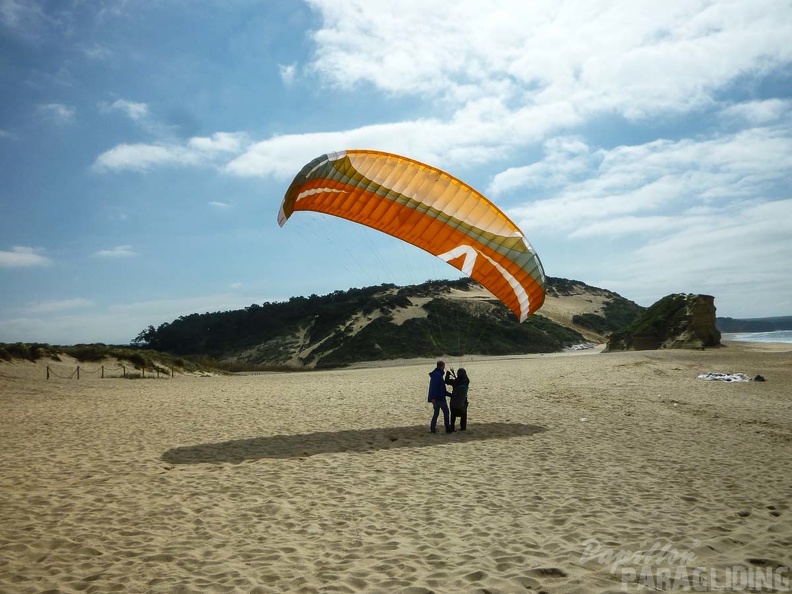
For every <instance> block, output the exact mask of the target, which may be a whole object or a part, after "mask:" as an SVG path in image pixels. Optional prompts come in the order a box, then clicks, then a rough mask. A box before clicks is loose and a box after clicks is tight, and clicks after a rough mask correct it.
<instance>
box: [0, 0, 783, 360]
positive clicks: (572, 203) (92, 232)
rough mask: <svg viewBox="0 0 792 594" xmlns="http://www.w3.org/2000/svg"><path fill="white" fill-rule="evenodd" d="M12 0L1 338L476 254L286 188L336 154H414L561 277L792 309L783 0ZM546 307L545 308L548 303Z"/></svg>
mask: <svg viewBox="0 0 792 594" xmlns="http://www.w3.org/2000/svg"><path fill="white" fill-rule="evenodd" d="M449 7H450V4H449V3H448V2H447V1H446V0H420V1H419V0H387V1H385V0H345V1H343V2H339V1H338V0H306V1H299V0H224V1H223V2H217V1H209V0H149V1H140V0H92V1H90V2H86V1H84V0H0V180H1V182H0V342H17V341H21V342H46V343H50V344H61V345H69V344H78V343H91V342H104V343H108V344H126V343H129V342H130V341H131V340H133V339H134V338H135V337H136V336H137V335H138V334H139V333H140V332H141V331H143V330H145V329H146V328H147V327H148V326H150V325H152V326H154V327H157V326H159V325H160V324H163V323H167V322H171V321H173V320H175V319H177V318H178V317H180V316H185V315H189V314H191V313H201V312H207V311H226V310H233V309H240V308H244V307H247V306H249V305H251V304H254V303H258V304H260V303H263V302H273V301H282V300H286V299H289V298H290V297H293V296H298V295H304V296H308V295H311V294H317V295H322V294H326V293H330V292H333V291H338V290H346V289H349V288H352V287H363V286H369V285H378V284H381V283H394V284H397V285H408V284H417V283H420V282H423V281H426V280H429V279H439V278H459V277H460V273H459V272H458V271H457V270H455V269H454V268H452V267H450V266H449V265H447V264H445V263H444V262H441V261H439V260H437V259H436V258H434V257H432V256H430V255H428V254H426V253H424V252H422V251H420V250H418V249H417V248H414V247H412V246H407V245H405V244H403V243H401V242H399V241H398V240H395V239H393V238H391V237H388V236H385V235H383V234H380V233H378V232H376V231H373V230H370V229H366V228H365V227H360V226H358V225H356V224H354V223H350V222H348V221H342V220H339V219H335V218H331V217H325V216H323V215H318V214H314V213H304V212H301V213H295V216H293V217H292V218H291V219H290V220H289V221H288V223H287V224H286V225H285V226H284V227H283V228H280V227H279V226H278V224H277V220H276V219H277V213H278V208H279V206H280V203H281V200H282V199H283V195H284V193H285V191H286V189H287V188H288V186H289V183H290V182H291V180H292V178H293V177H294V175H295V174H296V173H297V172H298V171H299V170H300V169H301V167H302V166H303V165H304V164H306V163H307V162H309V161H310V160H312V159H313V158H315V157H318V156H319V155H322V154H324V153H328V152H332V151H339V150H344V149H353V148H358V149H363V148H368V149H377V150H383V151H389V152H395V153H399V154H403V155H406V156H408V157H411V158H413V159H417V160H420V161H424V162H426V163H429V164H431V165H434V166H436V167H439V168H441V169H444V170H445V171H447V172H449V173H451V174H452V175H454V176H456V177H458V178H460V179H461V180H463V181H465V182H466V183H468V184H469V185H471V186H473V187H474V188H476V189H477V190H479V191H480V192H482V193H484V194H485V195H486V196H487V197H488V198H490V199H491V200H492V201H493V202H494V203H495V204H496V205H498V206H499V207H500V208H501V209H502V210H503V211H504V212H505V213H506V214H507V215H508V216H509V217H510V218H511V219H512V220H513V221H514V222H515V223H516V224H517V225H518V226H519V227H520V228H521V229H522V231H523V232H524V233H525V235H526V237H527V238H528V240H529V241H530V243H531V244H532V245H533V247H534V248H535V249H536V250H537V252H538V254H539V257H540V259H541V261H542V263H543V266H544V268H545V272H546V274H547V275H548V276H551V277H562V278H568V279H575V280H580V281H583V282H585V283H587V284H589V285H593V286H596V287H601V288H605V289H609V290H612V291H615V292H617V293H619V294H620V295H622V296H623V297H626V298H627V299H630V300H632V301H635V302H636V303H638V304H639V305H643V306H649V305H651V304H652V303H654V302H655V301H657V300H658V299H660V298H662V297H664V296H665V295H668V294H671V293H704V294H708V295H714V296H715V305H716V307H717V315H719V316H729V317H735V318H755V317H767V316H781V315H792V274H791V273H792V68H791V67H790V66H791V65H792V42H790V40H792V3H791V2H790V1H789V0H717V1H705V0H664V1H663V2H636V1H635V0H608V1H606V0H579V1H565V0H547V1H545V0H534V1H531V2H526V1H524V0H488V2H480V1H474V0H460V1H457V2H454V3H453V10H450V8H449ZM539 313H541V310H540V312H539Z"/></svg>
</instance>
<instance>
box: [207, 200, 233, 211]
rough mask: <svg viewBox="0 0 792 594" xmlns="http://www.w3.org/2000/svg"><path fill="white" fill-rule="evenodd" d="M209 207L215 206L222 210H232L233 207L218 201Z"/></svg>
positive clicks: (214, 201)
mask: <svg viewBox="0 0 792 594" xmlns="http://www.w3.org/2000/svg"><path fill="white" fill-rule="evenodd" d="M209 206H214V207H215V208H221V209H224V208H231V205H230V204H228V202H217V201H216V200H213V201H211V202H210V203H209Z"/></svg>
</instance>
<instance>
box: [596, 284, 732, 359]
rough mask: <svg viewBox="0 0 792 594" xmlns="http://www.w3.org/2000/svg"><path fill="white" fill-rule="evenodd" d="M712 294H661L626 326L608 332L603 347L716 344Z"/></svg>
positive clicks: (658, 347)
mask: <svg viewBox="0 0 792 594" xmlns="http://www.w3.org/2000/svg"><path fill="white" fill-rule="evenodd" d="M720 337H721V334H720V331H719V330H718V328H717V327H716V325H715V298H714V297H712V296H711V295H691V294H684V293H677V294H673V295H668V296H666V297H663V298H662V299H661V300H660V301H658V302H657V303H655V304H654V305H652V306H650V307H649V308H648V309H647V310H646V311H645V312H644V314H643V315H642V316H641V317H639V318H638V319H637V320H636V321H635V322H633V323H632V324H630V325H629V326H628V327H627V328H625V329H624V330H622V331H620V332H614V333H613V334H611V336H610V339H609V340H608V346H607V348H606V351H625V350H635V351H643V350H652V349H703V348H706V347H714V346H719V345H720Z"/></svg>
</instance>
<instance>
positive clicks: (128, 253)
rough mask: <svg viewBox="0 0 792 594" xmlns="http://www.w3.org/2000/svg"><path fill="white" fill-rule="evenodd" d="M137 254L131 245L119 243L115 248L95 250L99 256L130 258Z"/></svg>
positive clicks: (95, 253) (95, 254)
mask: <svg viewBox="0 0 792 594" xmlns="http://www.w3.org/2000/svg"><path fill="white" fill-rule="evenodd" d="M137 255H138V254H137V252H136V251H134V250H133V249H132V246H131V245H117V246H116V247H114V248H110V249H107V250H99V251H98V252H94V256H96V257H97V258H130V257H132V256H137Z"/></svg>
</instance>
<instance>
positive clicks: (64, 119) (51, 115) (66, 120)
mask: <svg viewBox="0 0 792 594" xmlns="http://www.w3.org/2000/svg"><path fill="white" fill-rule="evenodd" d="M37 110H38V113H39V114H40V115H41V117H42V118H44V119H45V120H49V121H52V122H55V123H56V124H58V125H66V124H71V123H72V122H73V121H74V116H75V114H76V113H77V109H76V108H74V107H69V106H67V105H63V104H62V103H46V104H42V105H39V106H38V107H37Z"/></svg>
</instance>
